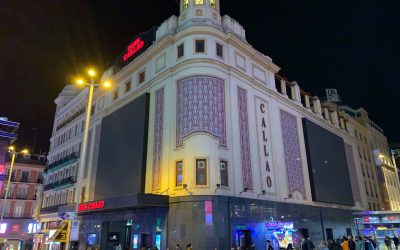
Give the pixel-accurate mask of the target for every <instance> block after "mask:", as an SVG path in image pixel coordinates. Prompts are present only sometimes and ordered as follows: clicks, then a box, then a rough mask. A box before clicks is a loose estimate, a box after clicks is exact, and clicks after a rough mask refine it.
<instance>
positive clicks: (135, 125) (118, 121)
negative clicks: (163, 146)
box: [95, 94, 149, 200]
mask: <svg viewBox="0 0 400 250" xmlns="http://www.w3.org/2000/svg"><path fill="white" fill-rule="evenodd" d="M148 113H149V94H145V95H142V96H141V97H139V98H137V99H135V100H133V101H132V102H130V103H128V104H126V105H125V106H124V107H122V108H120V109H118V110H117V111H115V112H113V113H111V114H110V115H108V116H106V117H105V118H104V119H103V122H102V125H101V136H100V149H99V158H98V164H97V172H96V186H95V200H102V199H106V198H111V197H117V196H122V195H127V194H133V193H144V182H145V179H144V178H145V169H146V153H147V132H148Z"/></svg>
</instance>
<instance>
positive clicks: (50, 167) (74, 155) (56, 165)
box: [44, 152, 79, 173]
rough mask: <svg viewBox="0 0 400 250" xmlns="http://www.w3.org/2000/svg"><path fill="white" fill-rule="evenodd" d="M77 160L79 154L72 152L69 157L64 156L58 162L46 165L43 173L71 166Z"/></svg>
mask: <svg viewBox="0 0 400 250" xmlns="http://www.w3.org/2000/svg"><path fill="white" fill-rule="evenodd" d="M78 158H79V154H78V153H77V152H74V153H72V154H70V155H67V156H65V157H64V158H62V159H60V160H58V161H55V162H53V163H51V164H49V165H47V167H46V168H45V170H44V172H46V173H47V172H48V171H49V170H55V169H58V168H61V167H63V166H66V165H68V164H71V163H73V162H75V161H76V160H77V159H78Z"/></svg>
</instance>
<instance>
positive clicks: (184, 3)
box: [183, 0, 189, 9]
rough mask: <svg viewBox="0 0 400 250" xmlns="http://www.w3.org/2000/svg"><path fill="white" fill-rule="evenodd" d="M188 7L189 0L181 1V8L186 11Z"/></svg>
mask: <svg viewBox="0 0 400 250" xmlns="http://www.w3.org/2000/svg"><path fill="white" fill-rule="evenodd" d="M187 7H189V0H183V8H184V9H186V8H187Z"/></svg>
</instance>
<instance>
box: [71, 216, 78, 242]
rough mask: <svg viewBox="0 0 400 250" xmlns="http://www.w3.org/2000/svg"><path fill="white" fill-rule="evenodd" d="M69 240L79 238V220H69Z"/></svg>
mask: <svg viewBox="0 0 400 250" xmlns="http://www.w3.org/2000/svg"><path fill="white" fill-rule="evenodd" d="M69 240H70V241H78V240H79V221H78V220H73V221H72V222H71V234H70V239H69Z"/></svg>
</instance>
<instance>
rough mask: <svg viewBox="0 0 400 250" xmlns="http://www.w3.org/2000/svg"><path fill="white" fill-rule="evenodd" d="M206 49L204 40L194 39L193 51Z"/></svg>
mask: <svg viewBox="0 0 400 250" xmlns="http://www.w3.org/2000/svg"><path fill="white" fill-rule="evenodd" d="M205 50H206V45H205V41H204V40H196V41H195V52H196V53H204V52H205Z"/></svg>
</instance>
